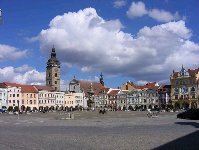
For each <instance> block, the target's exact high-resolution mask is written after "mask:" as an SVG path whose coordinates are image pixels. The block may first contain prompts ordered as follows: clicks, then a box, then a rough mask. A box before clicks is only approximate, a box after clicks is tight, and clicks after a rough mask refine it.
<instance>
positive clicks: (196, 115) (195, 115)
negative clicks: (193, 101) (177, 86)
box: [177, 109, 199, 120]
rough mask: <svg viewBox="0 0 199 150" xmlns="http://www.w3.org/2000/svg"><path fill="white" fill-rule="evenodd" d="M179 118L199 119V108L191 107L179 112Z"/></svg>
mask: <svg viewBox="0 0 199 150" xmlns="http://www.w3.org/2000/svg"><path fill="white" fill-rule="evenodd" d="M177 118H180V119H191V120H199V109H189V110H186V111H184V112H181V113H179V114H177Z"/></svg>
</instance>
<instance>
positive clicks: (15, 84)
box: [3, 82, 20, 87]
mask: <svg viewBox="0 0 199 150" xmlns="http://www.w3.org/2000/svg"><path fill="white" fill-rule="evenodd" d="M3 83H4V85H5V86H12V87H20V85H19V84H17V83H14V82H3Z"/></svg>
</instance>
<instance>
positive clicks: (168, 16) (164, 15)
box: [126, 1, 184, 22]
mask: <svg viewBox="0 0 199 150" xmlns="http://www.w3.org/2000/svg"><path fill="white" fill-rule="evenodd" d="M126 13H127V16H128V17H129V18H135V17H142V16H144V15H148V16H149V17H151V18H153V19H155V20H157V21H159V22H170V21H177V20H180V19H181V18H184V17H181V16H180V15H179V14H178V12H175V13H174V14H172V13H171V12H168V11H165V10H160V9H157V8H155V9H151V10H150V9H149V10H148V9H147V8H146V7H145V4H144V3H143V2H141V1H138V2H137V3H136V2H132V4H131V6H130V7H129V10H128V11H127V12H126Z"/></svg>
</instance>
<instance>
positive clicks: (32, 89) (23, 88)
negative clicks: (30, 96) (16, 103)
mask: <svg viewBox="0 0 199 150" xmlns="http://www.w3.org/2000/svg"><path fill="white" fill-rule="evenodd" d="M21 92H22V93H38V90H37V89H36V88H35V87H34V86H33V85H21Z"/></svg>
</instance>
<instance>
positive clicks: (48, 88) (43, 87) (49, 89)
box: [34, 85, 54, 92]
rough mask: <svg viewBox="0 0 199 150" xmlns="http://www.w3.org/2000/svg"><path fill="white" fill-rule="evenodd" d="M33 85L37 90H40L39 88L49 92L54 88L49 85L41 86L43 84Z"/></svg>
mask: <svg viewBox="0 0 199 150" xmlns="http://www.w3.org/2000/svg"><path fill="white" fill-rule="evenodd" d="M34 87H35V88H36V89H37V90H38V91H41V90H46V91H49V92H52V91H54V89H53V88H52V87H50V86H43V85H34Z"/></svg>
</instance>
